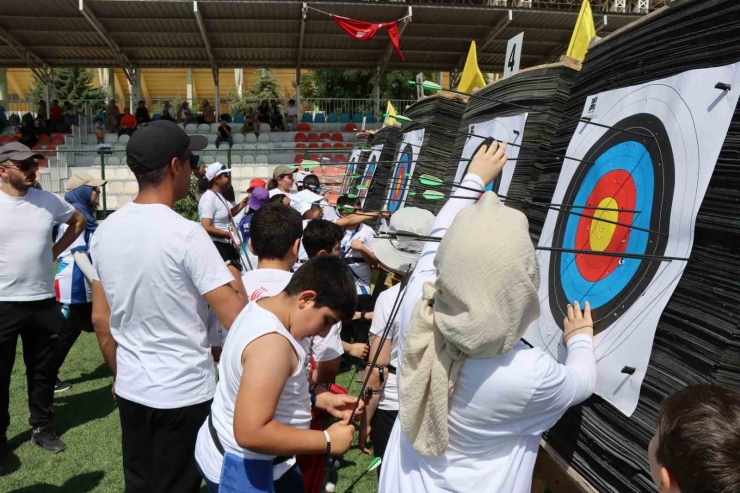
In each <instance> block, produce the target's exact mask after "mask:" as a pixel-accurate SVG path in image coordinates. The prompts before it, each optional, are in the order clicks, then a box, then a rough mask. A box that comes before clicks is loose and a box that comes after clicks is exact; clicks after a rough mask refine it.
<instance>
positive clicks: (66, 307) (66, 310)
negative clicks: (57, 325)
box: [62, 303, 69, 320]
mask: <svg viewBox="0 0 740 493" xmlns="http://www.w3.org/2000/svg"><path fill="white" fill-rule="evenodd" d="M62 315H64V320H69V303H65V304H63V305H62Z"/></svg>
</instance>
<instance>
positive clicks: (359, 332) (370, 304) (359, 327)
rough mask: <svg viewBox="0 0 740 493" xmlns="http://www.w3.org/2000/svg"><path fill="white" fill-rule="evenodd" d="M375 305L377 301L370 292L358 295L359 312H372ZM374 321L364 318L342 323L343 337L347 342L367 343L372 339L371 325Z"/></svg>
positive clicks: (341, 333) (357, 309)
mask: <svg viewBox="0 0 740 493" xmlns="http://www.w3.org/2000/svg"><path fill="white" fill-rule="evenodd" d="M374 307H375V301H374V300H373V297H372V296H370V295H368V294H358V295H357V308H356V311H358V312H362V311H365V312H371V311H373V309H374ZM371 324H372V322H368V321H365V320H362V319H357V320H353V321H351V322H349V323H342V330H341V331H340V337H341V339H342V340H343V341H344V342H346V343H352V342H363V343H365V344H367V342H368V341H369V340H370V336H369V334H370V325H371Z"/></svg>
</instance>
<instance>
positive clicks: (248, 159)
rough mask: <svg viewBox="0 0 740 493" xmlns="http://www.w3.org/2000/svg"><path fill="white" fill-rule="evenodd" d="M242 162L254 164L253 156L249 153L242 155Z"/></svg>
mask: <svg viewBox="0 0 740 493" xmlns="http://www.w3.org/2000/svg"><path fill="white" fill-rule="evenodd" d="M242 164H250V165H251V164H254V156H252V155H251V154H248V155H245V156H242Z"/></svg>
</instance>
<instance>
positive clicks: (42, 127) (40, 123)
mask: <svg viewBox="0 0 740 493" xmlns="http://www.w3.org/2000/svg"><path fill="white" fill-rule="evenodd" d="M33 126H34V128H35V129H36V137H41V134H48V133H49V129H48V127H47V126H46V120H45V119H44V117H43V116H41V115H37V116H36V119H35V120H34V121H33Z"/></svg>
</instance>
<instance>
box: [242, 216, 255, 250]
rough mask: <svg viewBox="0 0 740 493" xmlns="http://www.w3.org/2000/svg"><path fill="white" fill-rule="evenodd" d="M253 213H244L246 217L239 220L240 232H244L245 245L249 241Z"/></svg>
mask: <svg viewBox="0 0 740 493" xmlns="http://www.w3.org/2000/svg"><path fill="white" fill-rule="evenodd" d="M253 215H254V213H252V214H244V217H243V218H242V220H241V221H239V232H240V233H241V234H242V239H243V240H244V245H246V244H247V242H248V241H249V224H250V223H251V222H252V216H253Z"/></svg>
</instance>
